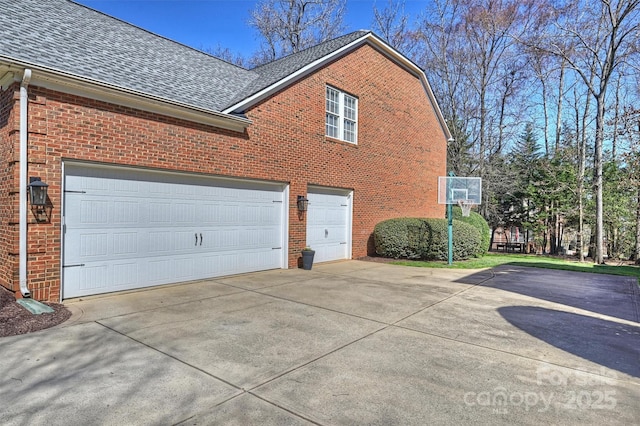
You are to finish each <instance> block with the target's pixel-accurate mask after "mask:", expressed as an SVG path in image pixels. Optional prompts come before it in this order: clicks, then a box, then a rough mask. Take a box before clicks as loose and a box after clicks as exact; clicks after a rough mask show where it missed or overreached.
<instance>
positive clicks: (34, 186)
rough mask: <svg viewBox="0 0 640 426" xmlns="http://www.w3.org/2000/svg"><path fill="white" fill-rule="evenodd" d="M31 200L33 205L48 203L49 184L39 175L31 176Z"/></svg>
mask: <svg viewBox="0 0 640 426" xmlns="http://www.w3.org/2000/svg"><path fill="white" fill-rule="evenodd" d="M28 186H29V201H30V202H31V205H32V206H40V207H41V206H46V205H47V188H48V187H49V185H47V184H46V183H44V182H43V181H42V179H40V178H39V177H30V178H29V185H28Z"/></svg>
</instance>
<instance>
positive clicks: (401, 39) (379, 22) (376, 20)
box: [372, 0, 417, 57]
mask: <svg viewBox="0 0 640 426" xmlns="http://www.w3.org/2000/svg"><path fill="white" fill-rule="evenodd" d="M372 28H373V30H374V31H375V32H376V33H378V34H380V36H381V37H382V38H384V39H385V40H386V41H387V43H389V45H390V46H391V47H393V48H394V49H396V50H398V51H399V52H401V53H402V54H404V55H405V56H407V57H411V56H412V55H413V53H414V49H415V47H416V44H417V40H416V38H415V37H414V35H413V32H412V31H411V29H410V24H409V15H407V14H405V12H404V0H387V5H386V7H385V8H384V9H382V10H380V9H378V7H377V6H376V5H375V4H374V5H373V24H372Z"/></svg>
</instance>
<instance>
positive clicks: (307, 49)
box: [249, 30, 372, 72]
mask: <svg viewBox="0 0 640 426" xmlns="http://www.w3.org/2000/svg"><path fill="white" fill-rule="evenodd" d="M359 33H361V34H362V36H364V35H366V34H368V33H372V31H371V30H356V31H352V32H350V33H347V34H343V35H341V36H338V37H334V38H331V39H328V40H325V41H322V42H320V43H318V44H314V45H313V46H309V47H307V48H304V49H302V50H300V51H298V52H292V53H289V54H288V55H286V56H283V57H281V58H278V59H274V60H273V61H270V62H267V63H264V64H262V65H258V66H257V67H253V68H251V69H249V71H256V72H259V71H258V69H259V68H263V67H266V66H269V65H273V64H275V63H277V62H280V61H285V60H290V59H291V57H293V56H294V55H303V54H304V53H306V52H308V51H309V50H311V49H318V48H320V47H321V46H323V45H325V44H328V43H332V42H336V41H338V40H340V39H342V38H351V37H352V36H354V35H355V34H359Z"/></svg>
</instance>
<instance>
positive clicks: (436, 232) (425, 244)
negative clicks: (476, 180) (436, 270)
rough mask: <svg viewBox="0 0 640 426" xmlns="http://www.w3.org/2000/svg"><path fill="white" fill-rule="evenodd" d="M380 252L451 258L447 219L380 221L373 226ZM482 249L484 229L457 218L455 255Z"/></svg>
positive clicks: (461, 257) (471, 254)
mask: <svg viewBox="0 0 640 426" xmlns="http://www.w3.org/2000/svg"><path fill="white" fill-rule="evenodd" d="M373 236H374V241H375V246H376V253H377V254H378V255H380V256H384V257H392V258H395V259H399V258H404V259H422V260H447V258H448V251H449V248H448V235H447V220H446V219H419V218H397V219H389V220H385V221H383V222H380V223H378V224H377V225H376V227H375V228H374V230H373ZM481 253H482V243H481V237H480V232H479V231H478V230H477V229H476V228H475V227H474V226H472V225H469V224H468V223H464V222H461V221H458V220H455V219H454V221H453V259H454V260H464V259H469V258H470V257H477V256H479V255H480V254H481Z"/></svg>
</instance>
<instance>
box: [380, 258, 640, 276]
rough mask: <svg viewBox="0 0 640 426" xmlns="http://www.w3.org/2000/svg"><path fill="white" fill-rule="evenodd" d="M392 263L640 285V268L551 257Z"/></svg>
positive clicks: (403, 261)
mask: <svg viewBox="0 0 640 426" xmlns="http://www.w3.org/2000/svg"><path fill="white" fill-rule="evenodd" d="M392 263H393V264H395V265H406V266H417V267H422V268H449V269H481V268H493V267H494V266H498V265H516V266H531V267H534V268H546V269H561V270H563V271H577V272H590V273H594V274H611V275H625V276H629V277H636V278H638V282H639V283H640V266H615V265H596V264H594V263H591V262H583V263H580V262H577V261H569V260H563V259H558V258H556V257H551V256H537V255H524V254H497V253H488V254H486V255H485V256H483V257H480V258H477V259H469V260H461V261H454V262H453V265H448V264H447V262H424V261H418V260H398V261H396V262H392Z"/></svg>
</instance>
